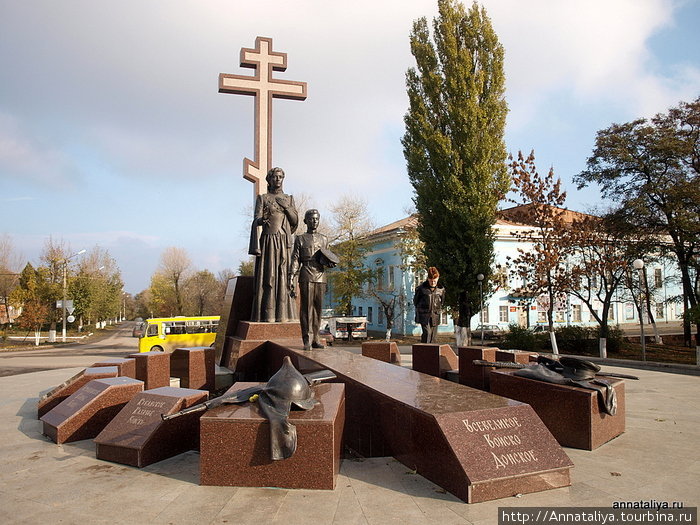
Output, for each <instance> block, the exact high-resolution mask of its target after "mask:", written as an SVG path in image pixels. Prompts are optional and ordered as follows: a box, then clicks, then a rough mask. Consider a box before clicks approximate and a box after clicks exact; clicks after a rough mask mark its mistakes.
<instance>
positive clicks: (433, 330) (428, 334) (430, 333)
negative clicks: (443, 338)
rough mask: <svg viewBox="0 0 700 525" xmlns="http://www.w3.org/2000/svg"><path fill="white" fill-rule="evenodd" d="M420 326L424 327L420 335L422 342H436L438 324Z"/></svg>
mask: <svg viewBox="0 0 700 525" xmlns="http://www.w3.org/2000/svg"><path fill="white" fill-rule="evenodd" d="M420 327H421V328H422V329H423V333H422V334H421V336H420V342H421V343H434V342H435V336H436V335H437V325H431V324H430V323H428V324H421V325H420Z"/></svg>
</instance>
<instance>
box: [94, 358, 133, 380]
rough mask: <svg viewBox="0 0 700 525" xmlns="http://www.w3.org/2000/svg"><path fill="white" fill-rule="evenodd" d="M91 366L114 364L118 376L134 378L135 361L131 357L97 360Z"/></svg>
mask: <svg viewBox="0 0 700 525" xmlns="http://www.w3.org/2000/svg"><path fill="white" fill-rule="evenodd" d="M92 366H93V367H100V366H116V367H117V370H119V377H131V378H132V379H136V361H134V360H133V359H127V358H114V359H107V360H106V361H99V362H97V363H95V364H94V365H92Z"/></svg>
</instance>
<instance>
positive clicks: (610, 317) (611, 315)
mask: <svg viewBox="0 0 700 525" xmlns="http://www.w3.org/2000/svg"><path fill="white" fill-rule="evenodd" d="M614 320H615V304H614V303H613V304H611V305H610V310H608V321H614Z"/></svg>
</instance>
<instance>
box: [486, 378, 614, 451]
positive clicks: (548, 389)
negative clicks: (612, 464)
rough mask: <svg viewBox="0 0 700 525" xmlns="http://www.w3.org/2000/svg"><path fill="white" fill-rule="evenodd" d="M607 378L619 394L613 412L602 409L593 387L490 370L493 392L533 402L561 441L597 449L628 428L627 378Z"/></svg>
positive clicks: (537, 411)
mask: <svg viewBox="0 0 700 525" xmlns="http://www.w3.org/2000/svg"><path fill="white" fill-rule="evenodd" d="M601 379H603V378H601ZM605 379H606V380H607V381H609V382H610V384H611V386H612V387H613V388H614V389H615V393H616V394H617V412H616V413H615V415H614V416H611V415H610V414H606V413H605V412H604V411H603V410H601V406H600V402H599V400H598V397H597V396H598V394H597V392H595V391H593V390H588V389H586V388H580V387H577V386H568V385H557V384H554V383H546V382H544V381H536V380H534V379H528V378H525V377H519V376H516V375H513V370H505V369H501V370H495V371H493V372H491V392H492V393H494V394H498V395H501V396H504V397H508V398H510V399H516V400H518V401H522V402H523V403H527V404H528V405H530V406H531V407H532V408H533V409H534V411H535V412H536V413H537V415H538V416H539V417H540V419H541V420H542V421H543V423H544V424H545V425H546V426H547V428H548V429H549V431H550V432H551V433H552V435H553V436H554V437H555V438H556V440H557V441H558V442H559V444H560V445H562V446H564V447H571V448H580V449H584V450H594V449H596V448H598V447H599V446H601V445H603V444H604V443H607V442H608V441H610V440H611V439H614V438H615V437H617V436H619V435H620V434H622V433H623V432H624V431H625V382H624V381H623V380H622V379H613V378H605Z"/></svg>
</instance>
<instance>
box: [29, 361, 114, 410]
mask: <svg viewBox="0 0 700 525" xmlns="http://www.w3.org/2000/svg"><path fill="white" fill-rule="evenodd" d="M118 375H119V369H118V368H117V367H116V366H101V367H90V368H86V369H85V370H83V371H82V372H78V373H77V374H75V375H74V376H73V377H71V378H70V379H68V380H67V381H65V382H64V383H61V384H60V385H58V386H57V387H55V388H53V389H51V390H49V391H48V392H46V393H45V394H43V395H42V396H41V397H40V398H39V403H38V405H37V412H38V417H39V418H41V416H43V415H44V414H46V413H48V412H49V411H50V410H51V409H53V408H54V407H56V406H58V405H59V404H60V403H61V402H62V401H64V400H65V399H68V397H69V396H70V395H71V394H73V393H75V392H77V391H78V390H79V389H80V388H82V387H83V386H85V385H86V384H88V383H89V382H90V381H92V380H93V379H102V378H106V377H117V376H118Z"/></svg>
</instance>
